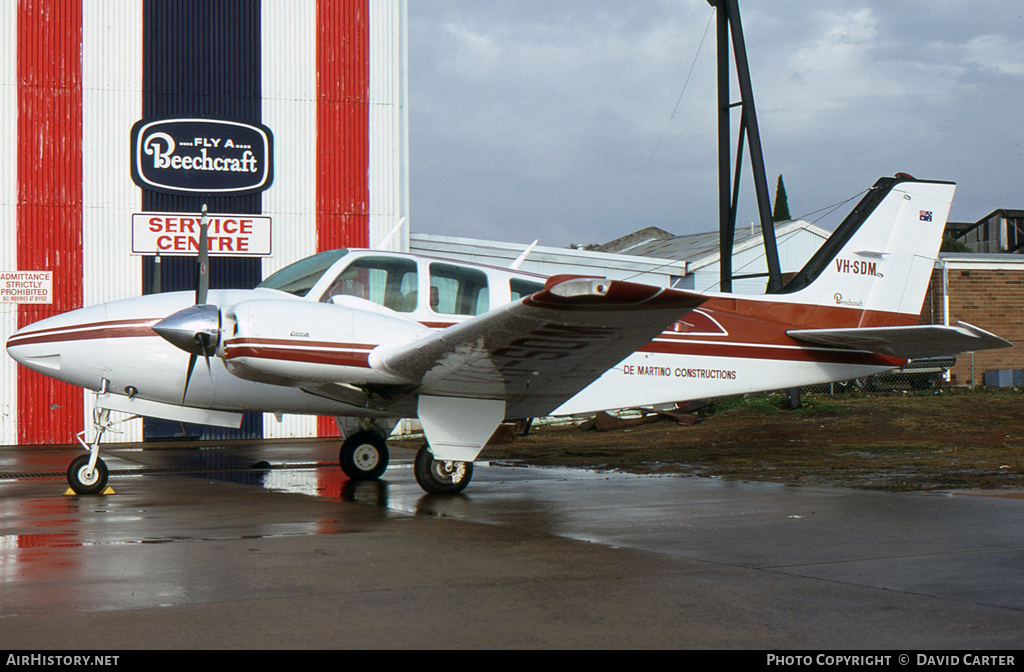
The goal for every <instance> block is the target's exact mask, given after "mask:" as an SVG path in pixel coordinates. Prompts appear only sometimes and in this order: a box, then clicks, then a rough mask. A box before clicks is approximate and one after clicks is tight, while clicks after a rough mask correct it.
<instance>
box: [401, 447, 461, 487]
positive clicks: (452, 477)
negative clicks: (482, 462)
mask: <svg viewBox="0 0 1024 672" xmlns="http://www.w3.org/2000/svg"><path fill="white" fill-rule="evenodd" d="M413 474H414V475H415V476H416V482H417V483H419V484H420V487H421V488H423V489H424V490H425V491H427V493H429V494H431V495H453V494H455V493H458V492H462V491H463V490H465V489H466V486H468V485H469V482H470V481H471V480H472V479H473V463H472V462H459V461H457V460H435V459H434V455H433V453H431V452H430V446H429V445H428V444H426V443H425V444H423V447H422V448H420V449H419V450H418V451H417V452H416V461H415V463H414V464H413Z"/></svg>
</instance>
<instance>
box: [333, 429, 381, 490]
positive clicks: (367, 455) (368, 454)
mask: <svg viewBox="0 0 1024 672" xmlns="http://www.w3.org/2000/svg"><path fill="white" fill-rule="evenodd" d="M338 461H339V462H340V463H341V470H342V471H344V472H345V475H346V476H348V477H349V478H351V479H352V480H353V481H375V480H377V479H378V478H380V477H381V476H383V475H384V471H385V470H387V468H388V443H387V441H385V440H384V437H383V436H381V435H380V434H378V433H377V432H370V431H364V432H356V433H355V434H353V435H352V436H350V437H348V438H347V439H345V442H344V443H342V444H341V451H340V452H339V453H338Z"/></svg>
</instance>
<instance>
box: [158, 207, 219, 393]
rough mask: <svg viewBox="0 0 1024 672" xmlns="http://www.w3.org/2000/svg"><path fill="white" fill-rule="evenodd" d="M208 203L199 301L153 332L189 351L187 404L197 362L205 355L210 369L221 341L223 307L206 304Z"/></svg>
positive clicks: (202, 233)
mask: <svg viewBox="0 0 1024 672" xmlns="http://www.w3.org/2000/svg"><path fill="white" fill-rule="evenodd" d="M206 219H207V215H206V204H205V203H204V204H203V216H202V219H201V220H200V222H199V256H198V257H197V259H196V304H195V305H194V306H189V307H188V308H185V309H184V310H179V311H178V312H176V313H173V314H171V315H168V316H167V317H165V318H164V319H162V320H160V321H159V322H157V323H156V324H154V325H153V331H155V332H156V333H157V334H159V335H160V336H162V337H163V338H164V340H166V341H168V342H169V343H171V344H172V345H174V346H175V347H177V348H180V349H182V350H184V351H185V352H187V353H189V355H190V357H189V358H188V371H187V372H186V374H185V389H184V390H183V391H182V394H181V403H182V405H183V406H184V404H185V396H186V395H187V394H188V384H189V381H190V380H192V371H193V370H194V369H195V368H196V361H197V360H198V359H199V357H200V356H202V357H203V358H204V359H205V360H206V370H207V371H211V368H210V357H211V356H213V355H214V354H216V353H217V346H218V345H219V344H220V327H221V319H220V308H219V307H217V306H213V305H209V304H207V303H206V299H207V295H208V294H209V290H210V248H209V242H208V241H209V238H208V234H207V229H208V227H209V224H207V221H206Z"/></svg>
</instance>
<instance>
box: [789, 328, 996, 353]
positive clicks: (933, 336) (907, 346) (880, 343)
mask: <svg viewBox="0 0 1024 672" xmlns="http://www.w3.org/2000/svg"><path fill="white" fill-rule="evenodd" d="M786 333H787V334H789V335H790V336H791V337H793V338H795V339H797V340H800V341H806V342H808V343H816V344H818V345H832V346H836V347H840V348H851V349H854V350H866V351H868V352H875V353H878V354H880V355H888V356H890V357H898V358H900V359H918V358H921V357H939V356H941V355H956V354H959V353H961V352H972V351H976V350H991V349H994V348H1009V347H1011V346H1012V345H1013V344H1012V343H1010V342H1009V341H1007V340H1005V339H1002V338H999V337H998V336H996V335H994V334H990V333H989V332H987V331H985V330H984V329H979V328H978V327H975V326H973V325H970V324H967V323H966V322H960V323H959V326H956V327H952V326H946V325H941V324H919V325H910V326H905V327H865V328H853V329H794V330H792V331H787V332H786Z"/></svg>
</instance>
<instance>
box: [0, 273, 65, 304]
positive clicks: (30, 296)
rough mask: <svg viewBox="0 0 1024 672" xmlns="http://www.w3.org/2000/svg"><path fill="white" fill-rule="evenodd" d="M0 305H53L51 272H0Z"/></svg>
mask: <svg viewBox="0 0 1024 672" xmlns="http://www.w3.org/2000/svg"><path fill="white" fill-rule="evenodd" d="M0 303H53V271H0Z"/></svg>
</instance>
